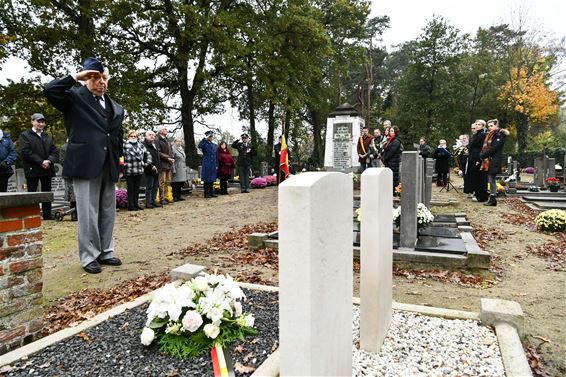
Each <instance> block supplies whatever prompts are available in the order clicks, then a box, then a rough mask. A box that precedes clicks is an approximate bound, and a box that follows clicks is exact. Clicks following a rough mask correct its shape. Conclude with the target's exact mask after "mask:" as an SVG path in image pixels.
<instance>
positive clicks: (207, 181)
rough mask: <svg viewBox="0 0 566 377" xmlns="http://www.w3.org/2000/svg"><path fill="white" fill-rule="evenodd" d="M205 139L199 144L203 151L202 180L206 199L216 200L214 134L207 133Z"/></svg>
mask: <svg viewBox="0 0 566 377" xmlns="http://www.w3.org/2000/svg"><path fill="white" fill-rule="evenodd" d="M204 136H205V137H204V138H203V139H202V140H201V141H200V143H198V147H199V149H200V150H201V151H202V173H201V174H202V177H201V178H202V180H203V182H204V197H205V198H216V197H217V195H215V194H214V181H216V165H217V162H216V148H217V146H216V144H215V143H213V142H212V140H213V139H214V132H212V131H206V132H205V133H204Z"/></svg>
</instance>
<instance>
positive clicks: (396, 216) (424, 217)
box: [393, 203, 434, 229]
mask: <svg viewBox="0 0 566 377" xmlns="http://www.w3.org/2000/svg"><path fill="white" fill-rule="evenodd" d="M433 221H434V215H433V214H432V212H430V210H429V209H428V208H427V207H426V206H425V205H424V204H423V203H419V204H417V229H424V228H426V227H427V226H428V225H429V224H431V223H432V222H433ZM393 222H394V223H395V225H396V226H397V227H399V226H400V225H401V206H399V207H397V208H393Z"/></svg>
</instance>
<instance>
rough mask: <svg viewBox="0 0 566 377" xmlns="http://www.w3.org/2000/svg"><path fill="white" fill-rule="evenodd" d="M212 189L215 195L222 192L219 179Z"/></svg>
mask: <svg viewBox="0 0 566 377" xmlns="http://www.w3.org/2000/svg"><path fill="white" fill-rule="evenodd" d="M212 189H213V190H214V192H215V193H219V192H220V180H218V179H217V180H216V181H214V183H213V184H212Z"/></svg>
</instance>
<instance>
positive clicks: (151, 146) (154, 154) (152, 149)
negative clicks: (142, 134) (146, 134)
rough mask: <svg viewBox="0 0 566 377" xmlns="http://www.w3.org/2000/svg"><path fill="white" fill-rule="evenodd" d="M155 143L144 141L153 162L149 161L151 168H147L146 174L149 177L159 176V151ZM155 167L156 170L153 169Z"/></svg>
mask: <svg viewBox="0 0 566 377" xmlns="http://www.w3.org/2000/svg"><path fill="white" fill-rule="evenodd" d="M155 143H156V142H155V141H154V142H153V143H150V142H149V141H148V140H147V139H144V141H143V142H142V144H143V146H144V147H145V149H146V150H147V151H148V152H149V154H150V156H151V159H150V160H151V162H149V161H148V162H149V166H146V167H145V174H147V175H158V174H159V173H158V172H159V151H158V150H157V146H156V145H155ZM153 167H155V169H152V168H153Z"/></svg>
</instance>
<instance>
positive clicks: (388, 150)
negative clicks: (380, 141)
mask: <svg viewBox="0 0 566 377" xmlns="http://www.w3.org/2000/svg"><path fill="white" fill-rule="evenodd" d="M399 136H400V135H399V127H397V126H393V127H391V128H390V129H389V137H388V139H387V141H386V143H385V145H384V146H383V152H382V157H381V158H382V161H383V165H385V167H386V168H389V169H391V171H393V190H395V187H397V186H398V185H399V165H401V153H403V145H402V144H401V139H400V138H399Z"/></svg>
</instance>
